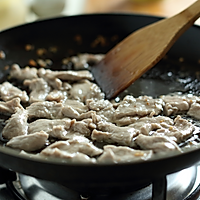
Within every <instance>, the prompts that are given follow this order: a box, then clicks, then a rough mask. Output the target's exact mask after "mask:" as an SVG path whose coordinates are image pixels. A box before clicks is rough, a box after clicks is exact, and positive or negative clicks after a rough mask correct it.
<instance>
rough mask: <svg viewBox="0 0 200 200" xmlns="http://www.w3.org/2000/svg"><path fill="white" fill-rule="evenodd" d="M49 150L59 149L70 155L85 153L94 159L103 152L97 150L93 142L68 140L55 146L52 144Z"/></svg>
mask: <svg viewBox="0 0 200 200" xmlns="http://www.w3.org/2000/svg"><path fill="white" fill-rule="evenodd" d="M47 148H51V149H54V148H58V149H59V150H61V151H66V152H68V153H71V154H72V153H77V152H79V153H83V154H85V155H88V156H90V157H94V156H97V155H100V154H101V153H102V152H103V150H102V149H99V148H97V147H96V146H94V145H93V144H92V143H91V142H88V141H86V140H81V139H80V140H78V139H77V140H67V141H58V142H55V143H53V144H51V145H50V146H49V147H47ZM43 151H45V150H43Z"/></svg>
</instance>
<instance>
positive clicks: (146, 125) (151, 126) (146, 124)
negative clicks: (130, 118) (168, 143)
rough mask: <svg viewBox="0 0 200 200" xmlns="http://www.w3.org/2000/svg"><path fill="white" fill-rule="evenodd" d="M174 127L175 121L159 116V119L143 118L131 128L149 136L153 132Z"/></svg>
mask: <svg viewBox="0 0 200 200" xmlns="http://www.w3.org/2000/svg"><path fill="white" fill-rule="evenodd" d="M166 124H167V125H169V126H173V125H174V121H173V120H172V119H170V118H169V117H165V116H157V117H142V118H140V119H138V120H137V121H136V122H134V123H133V124H131V125H130V126H129V127H133V128H135V129H136V130H138V131H139V133H140V134H144V135H149V134H150V132H151V131H153V130H154V131H155V130H157V129H161V128H162V127H163V126H164V127H165V126H166Z"/></svg>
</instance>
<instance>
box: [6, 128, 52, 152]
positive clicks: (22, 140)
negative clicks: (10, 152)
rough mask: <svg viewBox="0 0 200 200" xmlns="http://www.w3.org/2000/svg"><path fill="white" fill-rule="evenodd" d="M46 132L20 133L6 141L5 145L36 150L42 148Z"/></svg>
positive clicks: (25, 149) (46, 137)
mask: <svg viewBox="0 0 200 200" xmlns="http://www.w3.org/2000/svg"><path fill="white" fill-rule="evenodd" d="M48 136H49V135H48V134H47V133H45V132H44V131H40V132H36V133H33V134H29V135H20V136H16V137H13V138H12V139H11V140H10V141H8V142H7V144H6V145H7V146H9V147H12V148H15V149H20V150H24V151H28V152H30V151H36V150H40V149H41V148H43V147H44V146H45V144H46V142H47V139H48Z"/></svg>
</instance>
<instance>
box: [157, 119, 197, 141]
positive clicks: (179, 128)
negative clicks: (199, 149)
mask: <svg viewBox="0 0 200 200" xmlns="http://www.w3.org/2000/svg"><path fill="white" fill-rule="evenodd" d="M194 130H195V127H194V125H193V124H192V123H190V122H188V121H187V120H186V119H183V118H182V117H181V116H177V117H176V118H175V119H174V126H171V125H167V124H165V126H163V128H161V129H158V130H157V131H156V132H155V133H154V135H164V136H168V137H170V138H171V139H172V140H174V141H175V142H177V143H180V142H183V141H185V140H186V139H187V138H189V137H190V136H191V135H192V134H193V132H194Z"/></svg>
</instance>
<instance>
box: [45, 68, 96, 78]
mask: <svg viewBox="0 0 200 200" xmlns="http://www.w3.org/2000/svg"><path fill="white" fill-rule="evenodd" d="M46 77H48V78H49V79H55V78H58V79H60V80H62V81H79V80H83V79H87V80H93V79H94V78H93V75H92V74H91V73H90V72H89V71H88V70H81V71H71V70H67V71H51V70H48V71H47V72H46Z"/></svg>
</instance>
